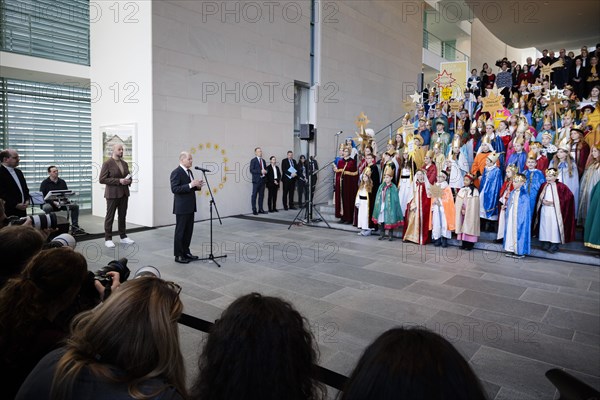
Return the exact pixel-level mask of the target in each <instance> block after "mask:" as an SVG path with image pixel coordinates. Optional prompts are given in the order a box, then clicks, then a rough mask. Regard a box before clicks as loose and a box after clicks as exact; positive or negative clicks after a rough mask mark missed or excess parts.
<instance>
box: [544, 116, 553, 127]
mask: <svg viewBox="0 0 600 400" xmlns="http://www.w3.org/2000/svg"><path fill="white" fill-rule="evenodd" d="M544 123H545V124H550V125H552V118H550V117H548V116H546V117H544Z"/></svg>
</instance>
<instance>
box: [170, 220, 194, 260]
mask: <svg viewBox="0 0 600 400" xmlns="http://www.w3.org/2000/svg"><path fill="white" fill-rule="evenodd" d="M192 233H194V214H193V213H192V214H175V236H174V240H173V252H174V253H175V254H174V255H175V257H178V256H179V257H184V256H185V255H186V254H191V253H190V243H191V242H192Z"/></svg>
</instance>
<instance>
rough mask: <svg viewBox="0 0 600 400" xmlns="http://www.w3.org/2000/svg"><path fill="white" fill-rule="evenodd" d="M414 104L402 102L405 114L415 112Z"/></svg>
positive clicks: (406, 101) (410, 101)
mask: <svg viewBox="0 0 600 400" xmlns="http://www.w3.org/2000/svg"><path fill="white" fill-rule="evenodd" d="M415 105H416V104H415V103H413V102H412V100H405V101H403V102H402V106H403V107H404V111H405V112H411V111H414V110H415Z"/></svg>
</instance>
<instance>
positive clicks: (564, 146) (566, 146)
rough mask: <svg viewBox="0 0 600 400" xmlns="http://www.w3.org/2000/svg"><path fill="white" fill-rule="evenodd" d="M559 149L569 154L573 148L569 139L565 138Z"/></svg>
mask: <svg viewBox="0 0 600 400" xmlns="http://www.w3.org/2000/svg"><path fill="white" fill-rule="evenodd" d="M557 147H558V149H559V150H564V151H566V152H567V153H568V152H570V151H571V146H570V145H569V138H568V137H565V138H563V140H561V141H560V143H559V144H558V146H557Z"/></svg>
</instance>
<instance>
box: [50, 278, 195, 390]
mask: <svg viewBox="0 0 600 400" xmlns="http://www.w3.org/2000/svg"><path fill="white" fill-rule="evenodd" d="M180 291H181V288H180V287H179V286H178V285H176V284H174V283H172V282H166V281H164V280H162V279H159V278H154V277H141V278H139V279H135V280H132V281H128V282H125V283H124V284H123V285H121V286H120V287H119V288H118V289H117V290H116V291H115V292H114V293H113V294H112V295H111V296H110V298H109V299H108V300H107V301H106V302H104V304H102V305H101V306H100V307H98V308H96V309H94V310H92V311H88V312H84V313H82V314H80V315H79V316H78V317H76V319H75V321H74V322H73V332H72V336H71V338H70V339H69V340H68V342H67V345H66V353H65V355H64V356H63V357H62V358H61V360H60V361H59V363H58V366H57V369H56V374H55V377H54V384H53V394H52V396H53V398H55V399H58V398H69V396H68V394H69V392H70V390H71V387H72V385H73V383H74V381H75V380H76V378H77V376H78V375H79V373H80V372H81V371H82V369H83V368H84V367H88V368H89V369H90V371H91V373H92V374H93V375H95V376H97V377H101V378H103V379H107V380H108V381H113V382H117V381H120V382H122V379H123V376H126V377H127V382H126V383H127V384H128V389H129V394H130V395H131V396H134V397H136V398H139V396H140V395H142V389H141V387H142V386H143V384H144V381H146V380H149V379H153V378H160V379H164V380H165V381H166V384H165V385H163V386H161V387H160V388H158V389H157V390H158V391H162V390H163V389H166V388H167V387H168V385H172V386H174V387H175V388H176V389H177V390H178V391H179V392H180V393H181V394H182V395H185V393H186V391H185V382H184V379H185V370H184V364H183V356H182V354H181V350H180V346H179V333H178V323H177V321H178V319H179V317H180V315H181V313H182V311H183V304H182V303H181V300H180V299H179V292H180ZM115 368H116V369H118V370H120V371H115ZM155 389H156V388H155ZM145 394H146V395H147V394H148V393H145Z"/></svg>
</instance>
